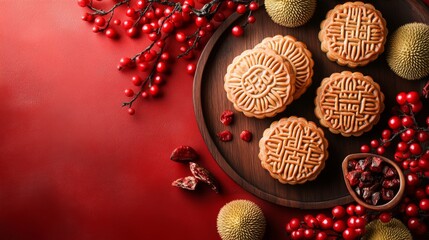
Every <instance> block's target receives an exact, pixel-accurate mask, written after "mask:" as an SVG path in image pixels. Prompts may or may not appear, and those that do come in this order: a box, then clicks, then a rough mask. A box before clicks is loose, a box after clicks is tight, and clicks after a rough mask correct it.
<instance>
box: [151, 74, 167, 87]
mask: <svg viewBox="0 0 429 240" xmlns="http://www.w3.org/2000/svg"><path fill="white" fill-rule="evenodd" d="M153 83H154V84H156V85H162V84H164V79H163V78H162V77H161V76H160V75H155V77H154V78H153Z"/></svg>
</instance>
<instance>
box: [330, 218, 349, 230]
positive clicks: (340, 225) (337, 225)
mask: <svg viewBox="0 0 429 240" xmlns="http://www.w3.org/2000/svg"><path fill="white" fill-rule="evenodd" d="M332 228H333V229H334V231H335V232H343V231H344V230H346V228H347V225H346V223H345V222H344V220H337V221H335V222H334V225H333V226H332Z"/></svg>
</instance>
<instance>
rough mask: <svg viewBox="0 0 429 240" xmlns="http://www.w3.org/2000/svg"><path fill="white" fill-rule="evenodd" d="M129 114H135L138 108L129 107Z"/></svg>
mask: <svg viewBox="0 0 429 240" xmlns="http://www.w3.org/2000/svg"><path fill="white" fill-rule="evenodd" d="M127 112H128V114H130V115H134V113H136V110H134V108H128V109H127Z"/></svg>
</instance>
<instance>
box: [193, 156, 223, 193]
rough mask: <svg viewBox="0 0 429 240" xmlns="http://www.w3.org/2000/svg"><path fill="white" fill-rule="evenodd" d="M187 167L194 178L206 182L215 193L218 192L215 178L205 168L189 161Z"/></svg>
mask: <svg viewBox="0 0 429 240" xmlns="http://www.w3.org/2000/svg"><path fill="white" fill-rule="evenodd" d="M189 168H190V169H191V172H192V174H193V175H194V176H195V178H196V179H198V180H200V181H202V182H205V183H207V184H208V185H209V186H210V187H211V189H213V190H214V191H215V192H216V193H219V187H218V186H217V183H216V180H215V179H214V177H213V176H212V175H211V173H210V172H209V171H208V170H207V169H205V168H203V167H201V166H199V165H198V164H196V163H194V162H190V163H189Z"/></svg>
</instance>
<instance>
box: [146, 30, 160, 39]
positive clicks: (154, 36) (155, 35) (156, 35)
mask: <svg viewBox="0 0 429 240" xmlns="http://www.w3.org/2000/svg"><path fill="white" fill-rule="evenodd" d="M158 37H159V35H158V34H157V33H156V32H151V33H149V35H148V36H147V38H148V39H149V40H151V41H156V40H158Z"/></svg>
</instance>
